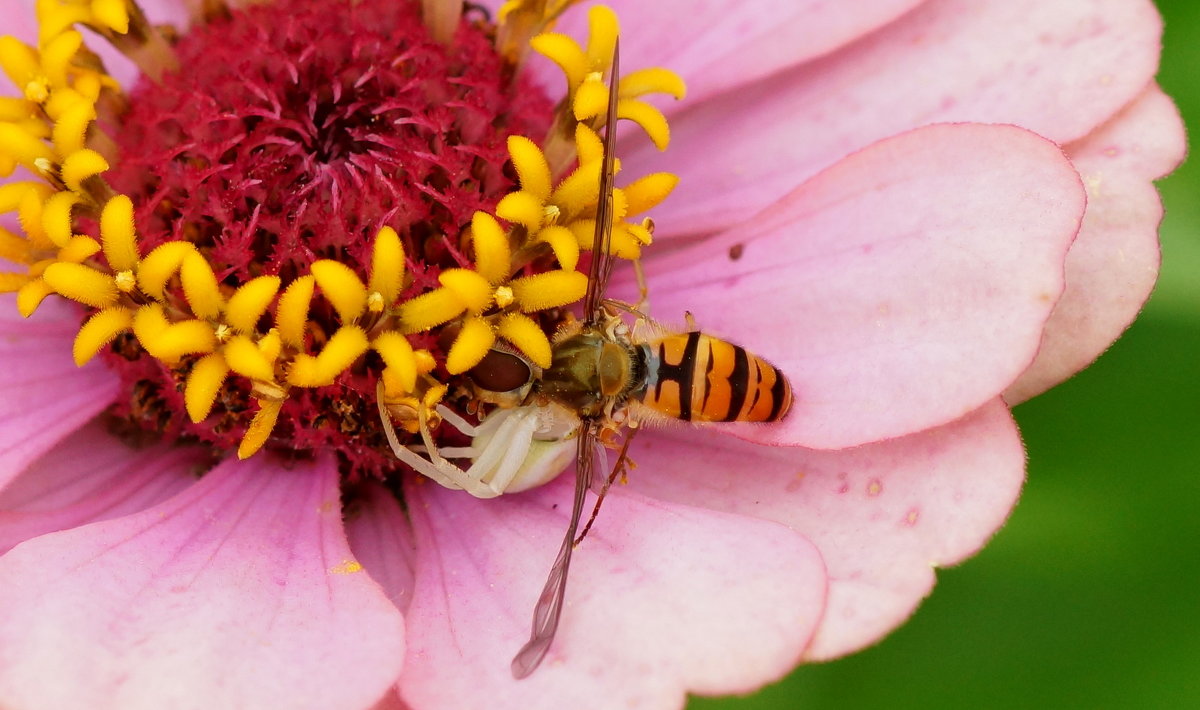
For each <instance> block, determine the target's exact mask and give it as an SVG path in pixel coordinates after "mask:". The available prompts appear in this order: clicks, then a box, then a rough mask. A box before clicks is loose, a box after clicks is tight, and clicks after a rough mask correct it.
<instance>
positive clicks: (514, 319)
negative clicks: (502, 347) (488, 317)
mask: <svg viewBox="0 0 1200 710" xmlns="http://www.w3.org/2000/svg"><path fill="white" fill-rule="evenodd" d="M496 331H497V333H498V334H499V335H500V337H501V338H504V339H505V340H507V341H508V342H510V343H512V344H513V346H514V347H516V348H517V350H520V351H521V352H522V353H525V356H526V357H528V358H529V359H530V361H531V362H533V363H534V364H535V365H537V366H538V367H543V368H545V367H550V339H549V338H547V337H546V333H545V332H544V331H543V330H542V327H541V326H540V325H538V324H537V322H536V321H535V320H533V319H532V318H530V317H529V316H526V315H523V314H520V313H509V314H508V315H506V316H504V318H502V319H501V320H500V325H499V326H498V327H497V329H496Z"/></svg>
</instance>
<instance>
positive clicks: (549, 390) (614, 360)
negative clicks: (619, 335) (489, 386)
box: [538, 327, 645, 418]
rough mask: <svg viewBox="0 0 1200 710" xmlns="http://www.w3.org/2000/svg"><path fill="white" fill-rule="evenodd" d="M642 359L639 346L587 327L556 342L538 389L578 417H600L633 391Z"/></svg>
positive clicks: (642, 365) (643, 367)
mask: <svg viewBox="0 0 1200 710" xmlns="http://www.w3.org/2000/svg"><path fill="white" fill-rule="evenodd" d="M643 361H644V357H643V356H642V353H641V350H640V349H638V348H636V347H630V346H628V345H626V344H624V343H621V342H617V341H614V340H612V339H610V338H608V337H607V336H606V335H605V334H604V332H603V331H601V330H600V329H599V328H594V327H587V328H585V329H584V330H582V331H581V332H579V333H577V334H575V335H572V336H570V337H567V338H565V339H564V340H562V341H560V342H559V343H557V344H556V345H555V347H554V354H553V357H552V360H551V363H550V367H549V368H547V369H546V371H545V372H543V373H542V378H541V380H540V382H539V383H538V393H539V394H542V395H544V396H546V397H548V398H550V399H552V400H554V401H556V402H559V403H560V404H563V405H565V406H567V407H568V408H570V409H572V410H574V411H576V412H578V413H579V415H580V416H581V417H584V418H594V417H599V416H601V415H603V414H604V413H605V412H606V410H608V411H611V409H612V407H613V406H615V405H617V404H620V403H621V402H624V401H625V400H626V399H628V398H629V397H630V396H631V395H633V394H635V393H636V391H637V389H638V385H639V383H640V382H641V381H642V379H643V378H642V377H641V376H640V375H641V373H642V372H644V370H645V364H644V362H643Z"/></svg>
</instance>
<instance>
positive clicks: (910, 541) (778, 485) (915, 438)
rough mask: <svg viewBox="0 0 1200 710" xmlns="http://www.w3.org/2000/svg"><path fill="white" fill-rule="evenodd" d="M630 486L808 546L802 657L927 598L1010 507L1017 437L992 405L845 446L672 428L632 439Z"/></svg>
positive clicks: (1018, 460)
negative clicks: (816, 584)
mask: <svg viewBox="0 0 1200 710" xmlns="http://www.w3.org/2000/svg"><path fill="white" fill-rule="evenodd" d="M635 448H636V449H637V450H636V452H635V455H634V458H635V460H636V461H637V463H638V468H637V469H636V470H635V471H634V472H633V473H631V474H630V485H631V486H632V487H633V489H634V490H636V491H637V492H639V493H646V494H648V495H651V496H654V497H657V498H662V499H664V500H670V501H673V502H680V503H686V504H689V505H698V506H705V507H710V508H713V509H715V510H721V511H727V512H732V513H737V514H741V515H749V516H755V517H760V518H765V519H767V520H775V521H778V522H781V523H784V524H785V525H788V526H790V527H792V528H793V529H794V530H796V531H797V532H799V533H801V534H803V535H804V536H805V537H807V538H808V539H810V540H812V541H813V542H814V543H816V545H817V547H818V548H819V549H820V551H821V555H822V557H823V559H824V560H825V564H826V567H827V569H828V570H829V601H828V604H827V609H826V613H825V616H824V618H823V619H822V622H821V626H820V628H819V629H818V631H817V635H816V637H815V639H814V640H813V643H812V645H811V646H810V647H809V649H808V651H807V652H806V654H805V655H806V656H807V657H808V658H809V659H812V660H825V659H829V658H832V657H834V656H840V655H843V654H846V653H849V652H851V651H854V650H857V649H859V648H862V647H864V646H866V645H869V644H871V643H874V642H876V641H878V640H879V639H880V638H881V637H883V636H884V635H885V634H886V633H887V632H889V631H890V630H892V629H893V628H895V627H896V626H897V625H898V624H900V623H901V622H902V621H903V620H904V619H906V618H907V617H908V616H909V614H911V613H912V611H913V609H914V608H915V607H916V605H917V604H918V603H919V602H920V600H921V599H922V598H923V597H925V596H926V595H927V594H929V592H930V590H931V589H932V587H933V583H934V581H935V577H934V569H933V568H934V566H935V565H946V564H953V563H956V562H958V561H960V560H962V559H964V558H966V557H967V556H969V555H971V554H973V553H974V552H975V551H976V550H978V549H979V548H980V547H982V546H983V544H984V542H985V541H986V540H987V539H988V538H989V537H991V535H992V534H993V533H994V532H995V531H996V529H997V528H998V527H999V526H1000V525H1001V523H1003V522H1004V519H1005V518H1006V517H1007V515H1008V512H1009V510H1010V509H1011V508H1012V506H1013V505H1014V504H1015V503H1016V499H1017V494H1018V492H1019V490H1020V487H1021V480H1022V478H1023V473H1024V464H1025V461H1024V454H1023V451H1022V448H1021V441H1020V438H1019V437H1018V435H1017V431H1016V428H1015V427H1014V426H1013V422H1012V419H1011V417H1010V416H1009V414H1008V410H1007V408H1005V407H1004V405H1003V404H1002V403H1000V402H999V400H995V401H993V402H991V403H989V404H988V405H987V406H985V407H984V408H982V409H981V410H979V411H978V412H975V413H973V414H971V415H970V416H968V417H967V418H965V419H962V420H959V421H957V422H954V423H953V424H948V425H946V426H944V427H941V428H939V429H934V430H931V431H926V432H921V433H920V434H914V435H912V436H908V437H904V438H902V439H894V440H892V441H887V442H883V443H879V444H871V445H869V446H862V447H859V448H856V449H847V450H842V451H812V450H808V449H797V448H782V447H764V446H756V445H754V444H750V443H746V442H734V441H731V440H729V439H727V438H724V437H719V438H714V437H713V436H712V435H711V432H710V431H708V430H704V429H696V428H679V429H674V430H669V431H662V432H647V433H645V434H643V435H642V436H640V437H639V438H638V441H637V443H636V444H635Z"/></svg>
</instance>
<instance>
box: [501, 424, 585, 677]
mask: <svg viewBox="0 0 1200 710" xmlns="http://www.w3.org/2000/svg"><path fill="white" fill-rule="evenodd" d="M596 427H597V424H596V423H595V422H591V421H585V422H584V423H583V426H582V427H581V428H580V432H579V442H578V445H577V446H578V448H577V449H576V460H575V502H574V503H573V505H572V506H571V522H570V523H569V524H568V525H567V534H566V535H565V536H563V541H562V547H560V548H559V549H558V557H557V558H556V559H555V560H554V566H553V567H551V568H550V576H549V577H548V578H547V579H546V586H544V587H542V594H541V596H540V597H538V601H537V606H535V607H534V609H533V630H532V631H531V632H530V634H529V641H527V642H526V643H525V645H524V646H522V647H521V650H520V651H517V655H516V656H514V657H513V660H512V674H513V677H514V678H517V679H521V678H524V677H526V676H528V675H529V674H530V673H533V671H534V670H536V669H537V667H538V665H540V664H541V662H542V659H543V658H545V657H546V652H547V651H549V650H550V644H551V642H553V641H554V634H555V632H556V631H557V630H558V620H559V618H560V617H561V616H562V608H563V600H564V598H565V597H566V593H567V572H568V570H569V569H570V567H571V551H572V550H573V549H574V548H575V530H576V529H577V528H578V527H579V519H580V518H581V517H582V516H583V500H584V494H586V493H587V490H588V488H589V486H590V485H591V481H592V462H593V455H594V448H595V443H596Z"/></svg>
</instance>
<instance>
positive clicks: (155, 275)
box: [137, 242, 196, 301]
mask: <svg viewBox="0 0 1200 710" xmlns="http://www.w3.org/2000/svg"><path fill="white" fill-rule="evenodd" d="M195 252H196V247H195V246H193V245H192V243H191V242H166V243H165V244H160V245H159V246H157V247H155V248H154V249H153V250H152V251H151V252H150V253H149V254H147V255H146V258H145V259H142V261H141V263H140V264H139V265H138V270H137V276H138V286H139V287H141V289H142V292H143V293H145V294H146V295H147V296H149V297H151V298H153V299H154V300H156V301H163V300H165V299H166V288H167V282H168V281H170V280H171V277H172V276H174V275H175V274H177V273H179V268H180V266H181V265H182V264H183V258H184V257H185V256H187V255H188V254H193V253H195Z"/></svg>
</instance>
